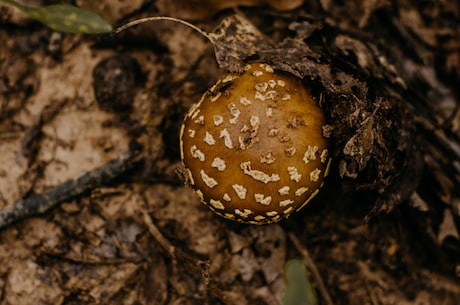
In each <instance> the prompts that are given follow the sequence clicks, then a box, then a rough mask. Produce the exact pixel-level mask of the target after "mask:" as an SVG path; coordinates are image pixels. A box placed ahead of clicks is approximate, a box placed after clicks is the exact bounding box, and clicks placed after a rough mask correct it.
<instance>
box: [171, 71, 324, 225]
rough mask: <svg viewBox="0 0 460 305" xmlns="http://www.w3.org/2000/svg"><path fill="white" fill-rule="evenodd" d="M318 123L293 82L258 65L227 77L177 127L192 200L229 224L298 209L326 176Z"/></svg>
mask: <svg viewBox="0 0 460 305" xmlns="http://www.w3.org/2000/svg"><path fill="white" fill-rule="evenodd" d="M324 124H325V119H324V115H323V112H322V110H321V109H320V107H319V106H318V104H317V102H316V101H315V100H313V98H312V97H311V96H310V95H309V93H308V92H307V90H306V88H305V87H304V86H303V84H302V82H301V80H300V79H298V78H296V77H294V76H292V75H290V74H287V73H282V72H275V71H274V70H273V68H272V67H271V66H269V65H267V64H263V63H252V64H250V65H247V66H246V68H245V72H244V73H243V74H242V75H239V76H238V75H233V74H231V75H227V76H226V77H224V78H223V79H222V80H220V81H219V82H217V84H216V85H215V86H214V87H212V88H211V90H210V91H208V92H207V93H205V94H204V95H203V97H202V98H201V100H200V101H199V102H198V103H197V104H195V105H194V106H192V107H191V109H190V111H189V112H188V114H187V115H186V117H185V120H184V123H183V125H182V128H181V134H180V138H181V145H180V148H181V156H182V161H183V165H184V168H185V172H186V175H187V179H188V181H189V184H190V185H191V187H192V188H193V189H194V190H195V192H196V194H197V195H198V197H199V198H200V200H201V201H202V202H203V203H204V204H205V205H207V206H208V207H209V208H210V209H211V210H213V211H214V212H216V213H217V214H219V215H221V216H223V217H225V218H228V219H232V220H236V221H240V222H246V223H254V224H265V223H271V222H277V221H279V220H281V219H283V218H285V217H288V216H289V215H290V214H291V213H292V212H295V211H298V210H300V209H301V208H302V207H303V206H305V205H306V204H307V203H308V202H309V201H310V200H311V199H312V198H313V197H314V196H315V195H316V194H317V193H318V190H319V188H320V187H321V186H322V183H323V177H324V176H326V175H327V172H328V166H329V158H328V143H327V141H326V139H325V138H324V137H323V135H322V126H323V125H324Z"/></svg>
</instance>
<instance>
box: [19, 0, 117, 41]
mask: <svg viewBox="0 0 460 305" xmlns="http://www.w3.org/2000/svg"><path fill="white" fill-rule="evenodd" d="M26 12H27V13H28V14H29V15H30V17H32V18H34V19H36V20H38V21H40V22H42V23H44V24H45V25H47V26H48V27H50V28H51V29H53V30H55V31H59V32H64V33H75V34H77V33H82V34H104V33H109V32H111V31H112V25H110V23H108V22H107V21H106V20H105V19H103V18H102V17H101V16H99V15H98V14H96V13H94V12H92V11H89V10H85V9H82V8H79V7H76V6H73V5H68V4H54V5H49V6H44V7H36V8H32V7H28V8H26Z"/></svg>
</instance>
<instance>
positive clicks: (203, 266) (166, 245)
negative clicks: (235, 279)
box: [139, 198, 236, 305]
mask: <svg viewBox="0 0 460 305" xmlns="http://www.w3.org/2000/svg"><path fill="white" fill-rule="evenodd" d="M145 200H146V199H145V198H144V204H142V205H141V206H140V207H139V210H140V211H141V213H142V218H143V220H144V223H145V225H146V226H147V228H148V230H149V232H150V234H152V236H153V237H154V238H155V240H156V241H157V242H158V243H159V244H160V246H161V247H162V248H163V249H165V250H166V252H168V254H169V255H170V256H171V259H172V260H173V261H177V259H178V258H180V259H182V260H184V261H185V262H187V263H189V264H191V265H192V266H193V268H197V269H198V270H197V271H200V272H201V280H202V282H203V283H204V284H205V285H206V287H207V288H208V289H209V290H210V291H211V292H212V293H213V294H214V295H215V296H216V297H217V298H218V299H220V300H221V301H222V302H223V303H224V304H227V305H235V304H236V303H235V302H234V301H232V300H231V299H230V298H229V297H228V296H227V295H226V294H225V293H224V292H223V291H222V290H221V289H220V288H219V287H218V285H217V283H216V282H215V281H214V279H213V278H212V276H211V273H210V272H209V265H210V264H209V261H204V260H201V259H199V258H197V257H195V256H193V255H190V254H188V253H186V252H184V251H183V250H181V249H179V248H176V247H175V246H174V245H172V244H171V243H170V242H169V240H168V239H166V238H165V237H164V236H163V234H162V233H161V232H160V230H159V229H158V228H157V226H156V225H155V224H154V223H153V221H152V218H151V217H150V215H149V213H148V212H147V209H146V207H145Z"/></svg>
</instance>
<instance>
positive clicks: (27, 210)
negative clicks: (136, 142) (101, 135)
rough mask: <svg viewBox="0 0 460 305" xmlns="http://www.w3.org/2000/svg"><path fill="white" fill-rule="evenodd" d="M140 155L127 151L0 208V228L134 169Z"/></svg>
mask: <svg viewBox="0 0 460 305" xmlns="http://www.w3.org/2000/svg"><path fill="white" fill-rule="evenodd" d="M139 155H140V154H139V151H128V152H127V153H124V154H123V155H121V156H120V157H118V158H117V159H114V160H112V161H110V162H108V163H107V164H105V165H103V166H101V167H98V168H96V169H94V170H92V171H90V172H87V173H85V174H83V175H81V176H80V177H79V178H77V179H76V180H69V181H66V182H64V183H62V184H60V185H58V186H56V187H55V188H53V189H51V190H49V191H47V192H45V193H43V194H39V195H35V196H32V197H30V198H26V199H23V200H20V201H18V202H16V203H15V204H13V205H11V206H7V207H6V208H4V209H2V210H0V229H2V228H5V227H6V226H8V225H9V224H11V223H13V222H16V221H18V220H21V219H24V218H27V217H31V216H35V215H39V214H43V213H45V212H47V211H49V210H50V209H52V208H54V207H55V206H57V205H59V204H60V203H62V202H65V201H68V200H69V199H71V198H73V197H75V196H78V195H81V194H82V193H84V192H86V191H88V190H90V189H91V188H94V187H98V186H101V185H103V184H105V183H107V182H108V181H110V180H112V179H114V178H116V177H118V176H120V174H122V173H124V172H126V171H127V170H129V169H131V168H132V167H133V166H134V164H135V163H136V161H138V157H139Z"/></svg>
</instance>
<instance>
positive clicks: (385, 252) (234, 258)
mask: <svg viewBox="0 0 460 305" xmlns="http://www.w3.org/2000/svg"><path fill="white" fill-rule="evenodd" d="M99 2H100V4H98V5H94V4H93V5H91V4H87V6H88V7H91V8H92V9H94V10H96V11H99V12H101V13H102V14H104V15H105V16H106V17H107V18H108V19H109V20H112V21H114V22H117V23H122V22H123V21H124V20H125V18H128V17H129V19H134V18H138V17H143V16H148V15H165V14H172V13H171V12H169V11H167V12H163V11H161V8H162V7H163V6H162V3H163V2H162V1H159V2H158V3H159V5H158V7H156V6H155V3H151V2H150V1H145V3H143V2H141V1H135V2H132V4H130V5H128V6H127V5H126V3H124V2H123V1H118V2H117V1H99ZM171 2H173V1H171ZM245 2H246V3H247V1H245ZM249 2H251V1H249ZM340 2H341V1H340ZM358 2H359V3H361V2H360V1H358ZM415 2H417V1H414V3H415ZM107 3H110V5H108V4H107ZM359 3H355V2H354V1H351V2H350V4H347V5H349V6H350V7H347V6H346V5H345V4H343V5H340V4H336V5H334V1H318V2H316V1H306V3H305V4H304V6H303V7H300V8H297V9H296V10H294V11H291V12H289V13H287V12H278V11H274V10H273V9H272V8H268V7H255V8H244V9H243V13H245V14H247V15H248V16H251V17H252V18H250V20H251V21H253V22H254V23H255V24H256V26H258V27H259V28H264V29H265V30H267V29H269V30H267V33H268V32H269V33H270V35H272V36H271V37H272V38H274V39H277V38H279V37H283V35H289V33H288V32H289V31H288V29H287V26H288V25H289V23H290V21H292V20H295V19H296V18H297V19H299V18H306V19H308V18H312V20H316V21H317V22H319V21H318V20H321V22H326V24H327V28H328V31H318V35H326V36H324V37H321V38H320V40H321V41H323V40H324V42H325V43H326V44H327V43H330V41H328V39H330V36H327V35H333V34H334V35H335V34H336V33H337V32H341V33H346V34H347V35H350V37H358V38H359V39H363V37H364V38H366V39H368V40H369V41H371V39H370V38H369V37H374V38H375V37H382V40H385V39H388V37H392V36H391V35H394V33H389V32H391V31H390V30H388V28H389V26H387V25H385V26H382V25H380V26H379V25H378V22H377V21H381V20H386V21H388V20H400V21H401V20H403V21H404V22H406V23H403V24H402V26H403V28H399V27H397V26H394V25H392V27H391V28H396V29H399V30H400V31H401V32H400V33H403V34H401V35H402V36H403V38H401V37H398V38H394V39H395V40H396V39H398V40H399V42H398V44H395V45H394V46H393V45H392V46H391V47H388V48H387V49H381V50H380V51H381V54H382V57H380V60H382V61H383V60H392V63H393V64H394V65H395V67H396V68H395V69H397V70H398V72H395V73H396V75H403V76H401V77H402V79H403V81H404V82H405V83H406V86H407V87H409V89H411V90H409V89H408V90H407V91H403V92H402V93H401V92H398V94H399V96H400V97H402V99H403V100H404V101H408V100H409V102H407V103H408V104H409V106H410V109H411V111H412V112H411V115H412V116H413V117H414V118H415V122H416V123H417V127H418V131H417V138H420V139H421V140H420V141H421V143H422V145H421V146H422V147H423V149H420V151H421V152H423V154H424V160H425V163H426V167H425V171H424V173H423V174H422V176H421V186H420V187H419V188H418V189H417V190H416V192H413V193H412V192H410V193H411V196H410V199H408V200H405V201H404V202H403V203H401V204H399V205H398V206H396V207H394V208H393V209H392V211H391V212H390V213H384V214H383V215H379V216H376V217H374V218H372V219H371V221H370V222H365V218H366V216H367V215H368V214H369V213H370V212H371V211H372V208H373V207H374V203H375V201H376V199H377V198H378V196H379V194H378V192H375V191H374V190H373V189H371V190H356V188H355V187H354V184H353V183H354V181H353V179H348V180H347V179H341V178H340V177H339V169H338V166H339V165H338V162H336V164H335V165H334V166H335V167H334V168H333V170H334V172H335V174H332V175H331V177H330V178H329V180H330V181H328V184H329V185H326V186H325V189H324V191H323V192H322V194H320V195H318V197H317V198H316V199H315V200H314V201H313V202H311V203H310V204H309V205H308V206H307V207H306V208H305V209H304V210H302V211H301V212H300V213H299V214H297V215H295V216H293V217H291V218H289V219H288V220H286V221H283V222H281V223H280V224H275V225H268V226H249V225H242V224H236V223H231V222H228V221H226V220H223V219H221V218H220V217H218V216H215V215H214V214H213V213H212V212H211V211H209V210H208V209H207V208H206V207H204V206H203V205H201V204H200V203H199V201H198V200H197V199H196V198H195V196H194V193H193V191H192V190H190V189H189V188H188V187H186V186H184V185H183V181H182V178H181V177H180V175H178V174H177V171H176V170H177V169H178V168H180V160H179V159H180V158H179V144H178V131H179V128H180V123H181V121H182V118H183V116H184V114H185V113H186V111H187V109H188V108H189V107H190V106H191V105H192V104H193V103H194V102H196V101H198V99H199V97H200V96H201V94H202V93H203V92H205V91H206V90H207V88H209V87H210V86H211V85H212V84H213V83H215V81H216V80H217V79H218V78H219V77H220V76H221V75H223V74H224V73H225V72H224V71H223V70H222V69H220V68H219V65H218V63H217V62H216V59H215V55H214V49H213V46H212V45H211V44H210V43H209V41H207V40H206V39H205V38H203V37H201V36H200V35H198V34H197V33H196V32H194V31H193V30H191V29H189V28H186V27H184V26H181V25H177V24H174V23H168V22H158V23H155V24H151V23H150V24H145V25H141V26H139V27H137V28H133V29H130V30H128V31H126V32H124V33H121V34H120V35H118V36H117V37H113V38H111V39H101V37H89V36H81V35H67V34H65V35H64V34H58V33H54V32H52V31H50V30H48V29H46V28H44V27H43V26H42V25H40V24H38V23H35V22H31V21H30V20H28V18H27V17H25V16H23V15H22V14H20V13H19V12H17V11H15V10H13V9H11V8H9V7H6V6H3V5H0V15H1V16H2V17H1V18H0V41H1V42H2V46H1V47H0V208H2V207H6V206H11V205H13V204H14V203H15V202H17V201H19V200H21V199H23V198H26V197H30V196H31V195H33V194H41V193H43V192H44V191H46V190H49V189H51V188H53V187H55V186H57V185H59V184H61V183H63V182H65V181H67V180H69V179H76V178H78V177H79V176H80V175H82V174H83V173H84V172H87V171H91V170H93V169H95V168H97V167H99V166H101V165H104V164H105V163H106V162H108V161H109V160H111V159H114V158H117V157H118V156H120V155H121V154H122V153H123V152H125V151H126V150H128V148H129V147H130V145H132V143H133V142H137V143H140V144H141V145H142V161H141V162H140V163H139V164H138V165H137V166H136V167H135V168H134V169H133V170H131V171H129V172H128V173H125V174H123V175H122V176H121V177H118V178H117V179H115V180H114V181H111V182H109V183H106V184H105V185H103V186H100V187H97V188H93V189H92V190H91V191H88V192H85V193H84V194H83V195H81V196H77V197H76V198H73V199H71V200H67V201H65V202H64V203H63V204H61V205H59V206H57V207H56V208H54V209H52V210H51V211H49V212H47V213H45V214H44V215H39V216H34V217H31V218H28V219H25V220H21V221H19V222H16V223H14V224H12V225H10V226H8V227H7V228H4V229H2V231H0V262H1V264H0V304H2V305H3V304H5V305H7V304H8V305H9V304H14V305H26V304H224V303H226V304H241V305H244V304H279V299H280V296H281V294H282V291H283V289H284V266H285V263H286V261H287V260H288V259H290V258H295V257H301V256H302V253H304V252H305V250H308V252H309V254H310V256H311V258H312V260H313V262H314V264H315V265H316V267H317V268H318V270H319V273H320V275H321V277H322V279H323V281H324V283H325V286H326V290H327V292H328V294H329V295H330V297H331V299H332V301H333V303H334V304H351V305H353V304H372V305H374V304H385V305H387V304H388V305H389V304H398V305H406V304H413V305H415V304H417V305H422V304H434V305H437V304H439V305H441V304H443V305H458V304H460V259H459V257H460V244H459V238H460V237H459V233H458V232H459V231H458V230H459V224H460V212H459V211H460V207H459V205H460V195H459V191H458V190H459V189H460V188H459V186H460V184H459V180H460V178H459V177H460V174H459V163H458V159H455V158H454V157H452V156H458V155H460V152H458V151H456V149H458V145H459V142H460V141H459V140H458V139H459V138H460V136H459V134H460V132H459V130H460V123H459V122H460V116H459V112H458V111H457V110H458V105H459V102H458V96H459V94H458V88H457V87H458V81H460V80H459V78H458V76H459V72H458V71H460V60H459V58H460V55H459V54H460V51H459V49H460V45H459V43H458V41H460V40H458V32H459V30H458V23H456V21H455V20H457V21H458V19H456V18H459V8H458V5H457V6H455V5H452V7H453V8H451V12H450V13H449V12H446V11H448V10H447V9H446V7H447V4H446V7H438V8H437V9H439V10H441V9H443V8H444V9H445V11H443V12H444V14H442V12H439V14H438V15H435V13H434V12H432V11H429V10H428V8H427V7H426V6H425V7H422V6H416V5H415V4H414V3H413V2H410V1H407V2H406V1H396V5H395V7H391V6H390V4H388V3H387V1H377V2H376V3H378V4H375V6H372V7H368V6H366V5H364V4H363V5H362V6H361V4H359ZM163 4H164V3H163ZM178 5H179V4H178ZM108 6H110V9H107V7H108ZM168 9H170V6H168ZM198 9H199V10H200V12H199V13H197V14H196V16H199V17H200V18H203V17H206V19H204V20H203V19H202V20H197V21H195V23H196V24H197V25H198V26H200V27H202V28H203V29H205V30H207V31H209V32H211V31H212V30H213V28H214V27H215V26H216V25H217V24H218V20H219V18H223V17H225V16H227V15H229V14H234V12H233V11H231V10H226V11H224V12H218V11H216V12H213V11H212V10H211V9H209V12H210V13H209V14H210V16H203V15H207V14H203V10H207V8H201V7H200V8H198ZM456 9H457V10H456ZM349 10H352V11H355V12H356V15H353V16H351V15H349V14H346V13H344V12H347V11H349ZM178 11H180V12H183V11H181V10H178ZM211 13H212V14H211ZM240 13H241V12H240ZM313 13H317V15H315V16H316V17H312V15H314V14H313ZM397 13H399V15H397ZM429 13H430V14H431V15H430V16H429V17H430V18H431V19H430V22H428V21H427V20H428V14H429ZM184 14H185V13H184ZM187 14H188V15H187ZM392 14H394V15H392ZM404 14H405V15H404ZM211 15H212V16H211ZM388 15H389V16H390V17H391V18H389V17H388ZM401 15H404V16H405V17H404V18H405V19H403V18H401V19H398V18H400V17H401ZM185 16H193V11H192V12H190V11H187V12H186V14H185ZM343 16H345V17H343ZM410 16H412V18H413V23H409V22H408V21H407V20H408V19H407V18H409V17H410ZM421 16H423V17H424V18H425V19H423V20H422V19H420V18H422V17H421ZM392 18H393V19H392ZM436 18H439V19H436ZM449 18H450V19H449ZM441 20H444V21H443V22H444V23H442V24H441ZM449 21H450V22H449ZM399 25H401V24H399ZM422 25H424V26H426V27H422ZM393 26H394V27H393ZM455 27H457V28H456V30H457V32H456V33H457V36H455V35H454V34H452V32H449V31H454V33H455ZM440 29H443V30H444V31H441V30H440ZM452 29H454V30H452ZM437 31H438V32H437ZM407 32H410V33H411V35H409V34H407ZM286 33H288V34H286ZM440 33H441V34H440ZM291 34H292V33H291ZM390 34H391V35H390ZM372 35H373V36H372ZM379 35H380V36H379ZM404 35H409V36H410V37H413V38H414V41H408V42H407V45H404V44H402V43H401V41H404ZM449 35H453V38H452V36H449ZM440 36H442V39H441V38H439V37H440ZM336 37H337V36H336ZM449 37H450V38H451V39H450V40H449ZM454 38H455V39H454ZM436 39H438V40H436ZM433 41H435V42H436V41H438V42H439V41H441V42H442V43H444V44H445V48H444V47H443V48H441V47H440V48H439V49H435V50H434V51H433V48H434V47H433V46H432V45H431V44H432V43H433ZM449 43H450V44H449ZM376 44H377V42H376ZM337 45H339V46H341V47H342V50H341V51H340V52H339V51H338V49H340V47H339V48H337V49H336V52H337V53H336V54H332V55H334V56H335V57H334V58H333V59H331V60H330V61H329V63H330V64H331V65H333V64H337V67H340V68H341V69H345V70H347V69H348V70H347V71H349V73H351V74H353V73H356V72H357V71H358V72H361V73H363V74H361V75H358V76H357V78H359V79H366V78H368V79H369V81H370V82H372V81H375V82H376V83H377V82H378V81H382V79H390V78H391V79H393V81H394V83H397V82H398V81H399V80H397V79H396V78H395V77H393V75H391V76H389V73H390V72H388V71H387V70H385V71H382V70H381V68H380V67H379V66H378V64H375V62H373V63H374V64H375V66H373V67H369V62H367V65H366V66H367V68H368V69H369V70H368V71H364V70H363V66H360V65H359V64H358V62H359V60H360V59H359V58H358V59H357V60H355V59H356V58H353V56H354V52H355V51H356V48H357V46H358V44H350V45H348V47H349V49H347V48H348V47H347V46H344V45H343V44H337ZM377 45H378V44H377ZM381 45H384V44H383V43H382V44H381ZM398 46H399V47H398ZM345 49H346V50H348V51H349V52H350V53H349V54H351V55H350V58H347V57H345V56H343V53H341V52H342V51H343V50H345ZM356 52H357V51H356ZM442 52H444V53H442ZM339 53H340V55H341V56H342V57H341V60H337V58H339V57H340V56H337V54H339ZM377 53H379V52H374V53H372V54H374V55H375V54H377ZM114 55H117V56H121V57H123V58H128V57H130V58H132V59H134V60H135V61H137V62H138V63H139V67H140V70H141V71H140V72H139V71H136V68H133V70H129V69H131V68H132V66H130V64H129V62H131V60H128V61H127V62H128V64H127V65H126V66H124V65H123V67H122V68H123V69H127V70H129V71H131V72H132V73H133V76H132V77H129V78H127V77H125V78H117V77H115V76H114V77H113V78H110V77H107V78H103V77H96V78H94V79H93V71H94V69H95V67H96V66H97V65H98V63H100V62H101V61H102V60H104V59H106V58H108V57H111V56H114ZM322 55H323V56H324V54H322ZM332 55H331V56H332ZM384 55H387V56H388V57H384ZM455 56H457V57H455ZM361 60H364V62H366V60H365V59H363V58H361ZM350 63H353V64H350ZM362 63H363V62H361V64H362ZM422 63H423V64H422ZM436 65H437V66H436ZM115 66H116V64H115ZM116 67H118V66H116ZM130 67H131V68H130ZM111 68H113V66H109V67H105V68H104V69H106V70H107V71H109V72H110V71H112V72H110V73H116V72H113V71H115V70H116V69H113V70H110V69H111ZM379 69H380V70H379ZM363 71H364V72H363ZM369 71H370V72H369ZM375 71H380V72H381V73H382V75H385V77H386V78H385V77H384V76H381V78H379V76H376V74H373V73H374V72H375ZM131 72H130V73H131ZM365 72H367V73H370V74H372V77H370V76H369V75H366V74H365ZM403 72H404V73H403ZM398 73H400V74H398ZM356 74H359V73H356ZM97 75H100V74H97ZM120 80H121V81H124V82H132V83H133V85H132V86H128V87H129V88H127V89H126V90H128V91H127V92H128V94H127V95H126V96H131V97H132V102H131V103H132V104H131V105H128V106H126V105H125V104H123V105H121V106H120V107H117V106H115V107H111V106H110V102H108V103H107V101H105V103H104V102H102V103H101V102H100V101H99V103H98V101H97V100H96V95H95V93H94V86H96V87H97V86H100V84H98V82H99V81H101V82H102V81H104V82H108V84H109V85H110V84H111V85H112V86H114V87H115V88H116V82H117V81H120ZM454 80H455V81H454ZM94 81H95V82H96V83H94ZM114 82H115V85H114ZM427 83H428V84H429V85H426V84H427ZM382 87H385V86H382ZM427 88H430V90H429V89H427ZM101 90H102V89H101ZM120 90H124V89H123V88H120ZM417 90H418V91H417ZM394 91H398V90H396V89H395V90H394ZM381 92H384V93H388V92H390V91H389V90H387V91H385V90H383V89H382V91H381ZM392 93H394V92H392ZM120 94H122V93H120ZM388 94H390V93H388ZM429 94H432V95H429ZM414 96H416V97H419V96H424V98H422V99H420V100H422V101H425V102H427V104H420V103H419V101H420V100H414V99H411V98H412V97H414ZM390 97H391V98H393V96H390V95H389V96H388V98H390ZM414 101H415V102H414ZM122 102H123V101H122ZM427 105H428V106H430V107H431V108H430V107H428V106H427ZM433 105H434V106H433ZM414 109H415V110H414ZM433 109H435V110H436V111H435V110H433ZM446 122H447V123H449V124H447V123H446ZM430 124H431V125H430ZM446 124H447V125H446ZM446 128H447V129H446ZM446 130H447V131H446ZM446 147H447V148H446ZM456 154H457V155H456ZM433 228H434V229H433ZM297 240H298V241H300V246H299V245H297V243H296V241H297ZM313 285H314V287H315V288H317V287H318V283H315V282H314V281H313ZM318 299H319V304H327V301H325V299H324V298H323V297H322V295H321V294H320V293H319V294H318Z"/></svg>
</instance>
